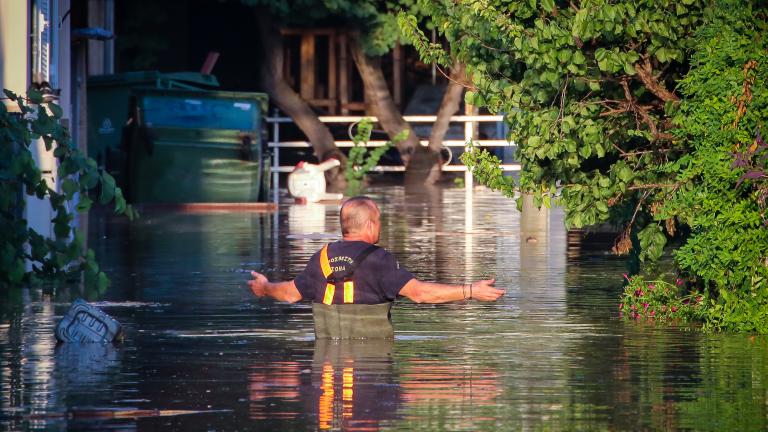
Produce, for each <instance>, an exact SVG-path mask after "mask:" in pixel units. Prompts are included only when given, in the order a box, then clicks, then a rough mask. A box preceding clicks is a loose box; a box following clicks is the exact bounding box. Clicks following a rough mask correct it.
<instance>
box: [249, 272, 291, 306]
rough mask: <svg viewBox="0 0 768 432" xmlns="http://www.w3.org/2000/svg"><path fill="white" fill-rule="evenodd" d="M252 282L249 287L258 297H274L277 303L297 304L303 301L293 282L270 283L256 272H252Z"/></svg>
mask: <svg viewBox="0 0 768 432" xmlns="http://www.w3.org/2000/svg"><path fill="white" fill-rule="evenodd" d="M251 276H253V279H252V280H249V281H248V286H249V287H250V288H251V291H252V292H253V294H254V295H255V296H256V297H265V296H266V297H272V298H273V299H275V300H277V301H282V302H288V303H296V302H297V301H299V300H301V293H300V292H299V290H298V288H296V284H295V283H294V282H293V281H292V280H291V281H287V282H270V281H269V280H267V277H266V276H264V275H263V274H261V273H257V272H255V271H252V272H251Z"/></svg>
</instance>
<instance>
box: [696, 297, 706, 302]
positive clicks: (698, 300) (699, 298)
mask: <svg viewBox="0 0 768 432" xmlns="http://www.w3.org/2000/svg"><path fill="white" fill-rule="evenodd" d="M702 300H704V297H702V296H698V297H696V303H701V301H702Z"/></svg>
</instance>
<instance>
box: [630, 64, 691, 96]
mask: <svg viewBox="0 0 768 432" xmlns="http://www.w3.org/2000/svg"><path fill="white" fill-rule="evenodd" d="M635 70H636V71H637V76H638V78H640V81H642V82H643V85H645V87H646V88H647V89H648V90H650V91H651V93H653V94H654V95H656V97H658V98H659V99H661V100H663V101H664V102H667V101H673V102H679V101H680V98H679V97H678V96H677V95H676V94H674V93H672V92H671V91H669V90H667V88H666V87H664V86H663V85H662V84H661V83H659V81H658V80H657V79H656V77H654V76H653V68H652V66H651V60H650V58H649V57H648V54H644V55H643V61H642V62H637V63H635Z"/></svg>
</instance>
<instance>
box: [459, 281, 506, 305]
mask: <svg viewBox="0 0 768 432" xmlns="http://www.w3.org/2000/svg"><path fill="white" fill-rule="evenodd" d="M494 283H496V279H484V280H479V281H477V282H473V283H472V298H473V299H475V300H480V301H496V300H498V299H499V297H501V296H503V295H504V290H502V289H498V288H494V286H493V284H494ZM467 294H468V295H469V294H470V293H467Z"/></svg>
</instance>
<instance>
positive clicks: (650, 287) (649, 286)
mask: <svg viewBox="0 0 768 432" xmlns="http://www.w3.org/2000/svg"><path fill="white" fill-rule="evenodd" d="M654 288H656V286H655V285H654V284H648V289H649V290H651V291H653V289H654Z"/></svg>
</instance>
